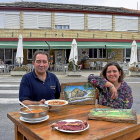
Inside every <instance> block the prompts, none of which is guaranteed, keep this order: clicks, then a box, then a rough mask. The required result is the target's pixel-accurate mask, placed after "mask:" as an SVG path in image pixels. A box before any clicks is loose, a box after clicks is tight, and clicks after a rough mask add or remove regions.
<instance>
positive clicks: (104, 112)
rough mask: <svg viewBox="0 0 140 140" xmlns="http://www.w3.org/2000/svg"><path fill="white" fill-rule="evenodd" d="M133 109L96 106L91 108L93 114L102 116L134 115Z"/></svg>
mask: <svg viewBox="0 0 140 140" xmlns="http://www.w3.org/2000/svg"><path fill="white" fill-rule="evenodd" d="M131 112H132V110H131V109H108V108H96V109H93V110H91V114H92V115H93V116H100V117H101V116H102V117H132V114H131Z"/></svg>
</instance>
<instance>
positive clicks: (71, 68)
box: [66, 61, 82, 76]
mask: <svg viewBox="0 0 140 140" xmlns="http://www.w3.org/2000/svg"><path fill="white" fill-rule="evenodd" d="M81 73H82V72H81V66H80V65H76V64H75V63H74V62H72V61H70V62H69V64H68V71H67V72H66V74H67V75H68V76H70V75H76V76H81Z"/></svg>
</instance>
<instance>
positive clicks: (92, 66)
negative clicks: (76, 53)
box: [89, 62, 96, 70]
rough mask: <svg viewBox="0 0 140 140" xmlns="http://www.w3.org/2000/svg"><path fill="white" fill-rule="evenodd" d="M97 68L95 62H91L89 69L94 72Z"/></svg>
mask: <svg viewBox="0 0 140 140" xmlns="http://www.w3.org/2000/svg"><path fill="white" fill-rule="evenodd" d="M95 67H96V65H95V63H94V62H89V69H90V68H92V70H93V69H94V68H95Z"/></svg>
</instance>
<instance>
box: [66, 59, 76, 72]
mask: <svg viewBox="0 0 140 140" xmlns="http://www.w3.org/2000/svg"><path fill="white" fill-rule="evenodd" d="M75 68H76V70H78V69H79V65H75ZM73 70H74V68H73V62H72V61H70V62H69V64H68V71H73Z"/></svg>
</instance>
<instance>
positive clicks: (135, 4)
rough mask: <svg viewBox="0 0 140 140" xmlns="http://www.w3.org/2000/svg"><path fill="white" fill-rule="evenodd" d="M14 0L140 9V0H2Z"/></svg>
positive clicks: (7, 0)
mask: <svg viewBox="0 0 140 140" xmlns="http://www.w3.org/2000/svg"><path fill="white" fill-rule="evenodd" d="M14 1H30V2H48V3H65V4H82V5H96V6H109V7H124V8H129V9H134V10H140V0H0V2H14Z"/></svg>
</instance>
